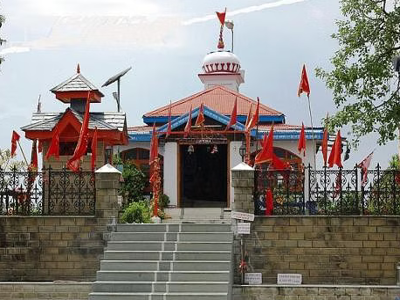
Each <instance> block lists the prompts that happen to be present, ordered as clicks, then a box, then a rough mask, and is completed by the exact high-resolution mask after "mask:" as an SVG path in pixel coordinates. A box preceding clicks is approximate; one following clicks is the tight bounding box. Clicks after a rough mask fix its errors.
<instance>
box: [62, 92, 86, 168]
mask: <svg viewBox="0 0 400 300" xmlns="http://www.w3.org/2000/svg"><path fill="white" fill-rule="evenodd" d="M89 110H90V92H88V97H87V99H86V106H85V114H84V116H83V121H82V126H81V131H80V133H79V139H78V143H77V145H76V148H75V151H74V154H73V155H72V157H71V158H70V159H69V160H68V162H67V167H68V168H69V169H70V170H72V171H74V172H78V171H79V164H80V160H81V158H82V157H83V156H84V155H85V153H86V150H87V147H88V144H89V118H90V114H89Z"/></svg>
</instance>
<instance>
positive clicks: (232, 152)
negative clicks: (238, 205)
mask: <svg viewBox="0 0 400 300" xmlns="http://www.w3.org/2000/svg"><path fill="white" fill-rule="evenodd" d="M241 145H242V142H241V141H236V142H230V143H229V150H228V151H229V154H228V155H229V166H228V167H229V169H230V170H232V168H234V167H236V166H237V165H238V164H240V163H241V162H242V157H241V156H240V154H239V148H240V146H241ZM228 184H229V188H230V197H229V198H230V199H229V201H230V204H231V205H230V207H231V208H232V203H233V201H234V197H233V187H232V172H229V182H228Z"/></svg>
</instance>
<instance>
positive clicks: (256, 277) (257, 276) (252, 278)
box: [244, 273, 262, 284]
mask: <svg viewBox="0 0 400 300" xmlns="http://www.w3.org/2000/svg"><path fill="white" fill-rule="evenodd" d="M244 283H246V284H262V275H261V273H245V274H244Z"/></svg>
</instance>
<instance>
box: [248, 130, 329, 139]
mask: <svg viewBox="0 0 400 300" xmlns="http://www.w3.org/2000/svg"><path fill="white" fill-rule="evenodd" d="M264 134H267V132H266V133H262V132H259V133H258V139H260V140H261V139H262V138H263V137H264ZM323 135H324V132H323V131H320V130H314V139H315V140H322V138H323ZM251 136H253V137H255V136H256V130H254V129H253V130H252V131H251ZM299 137H300V130H299V131H274V140H298V139H299ZM312 139H313V134H312V132H307V131H306V140H312Z"/></svg>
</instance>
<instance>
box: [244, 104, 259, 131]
mask: <svg viewBox="0 0 400 300" xmlns="http://www.w3.org/2000/svg"><path fill="white" fill-rule="evenodd" d="M259 115H260V99H259V98H258V97H257V106H256V112H255V113H254V115H253V117H252V118H251V121H250V123H249V124H248V126H247V127H246V130H247V131H250V130H251V129H252V128H254V127H255V126H256V125H257V124H258V118H259Z"/></svg>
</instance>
